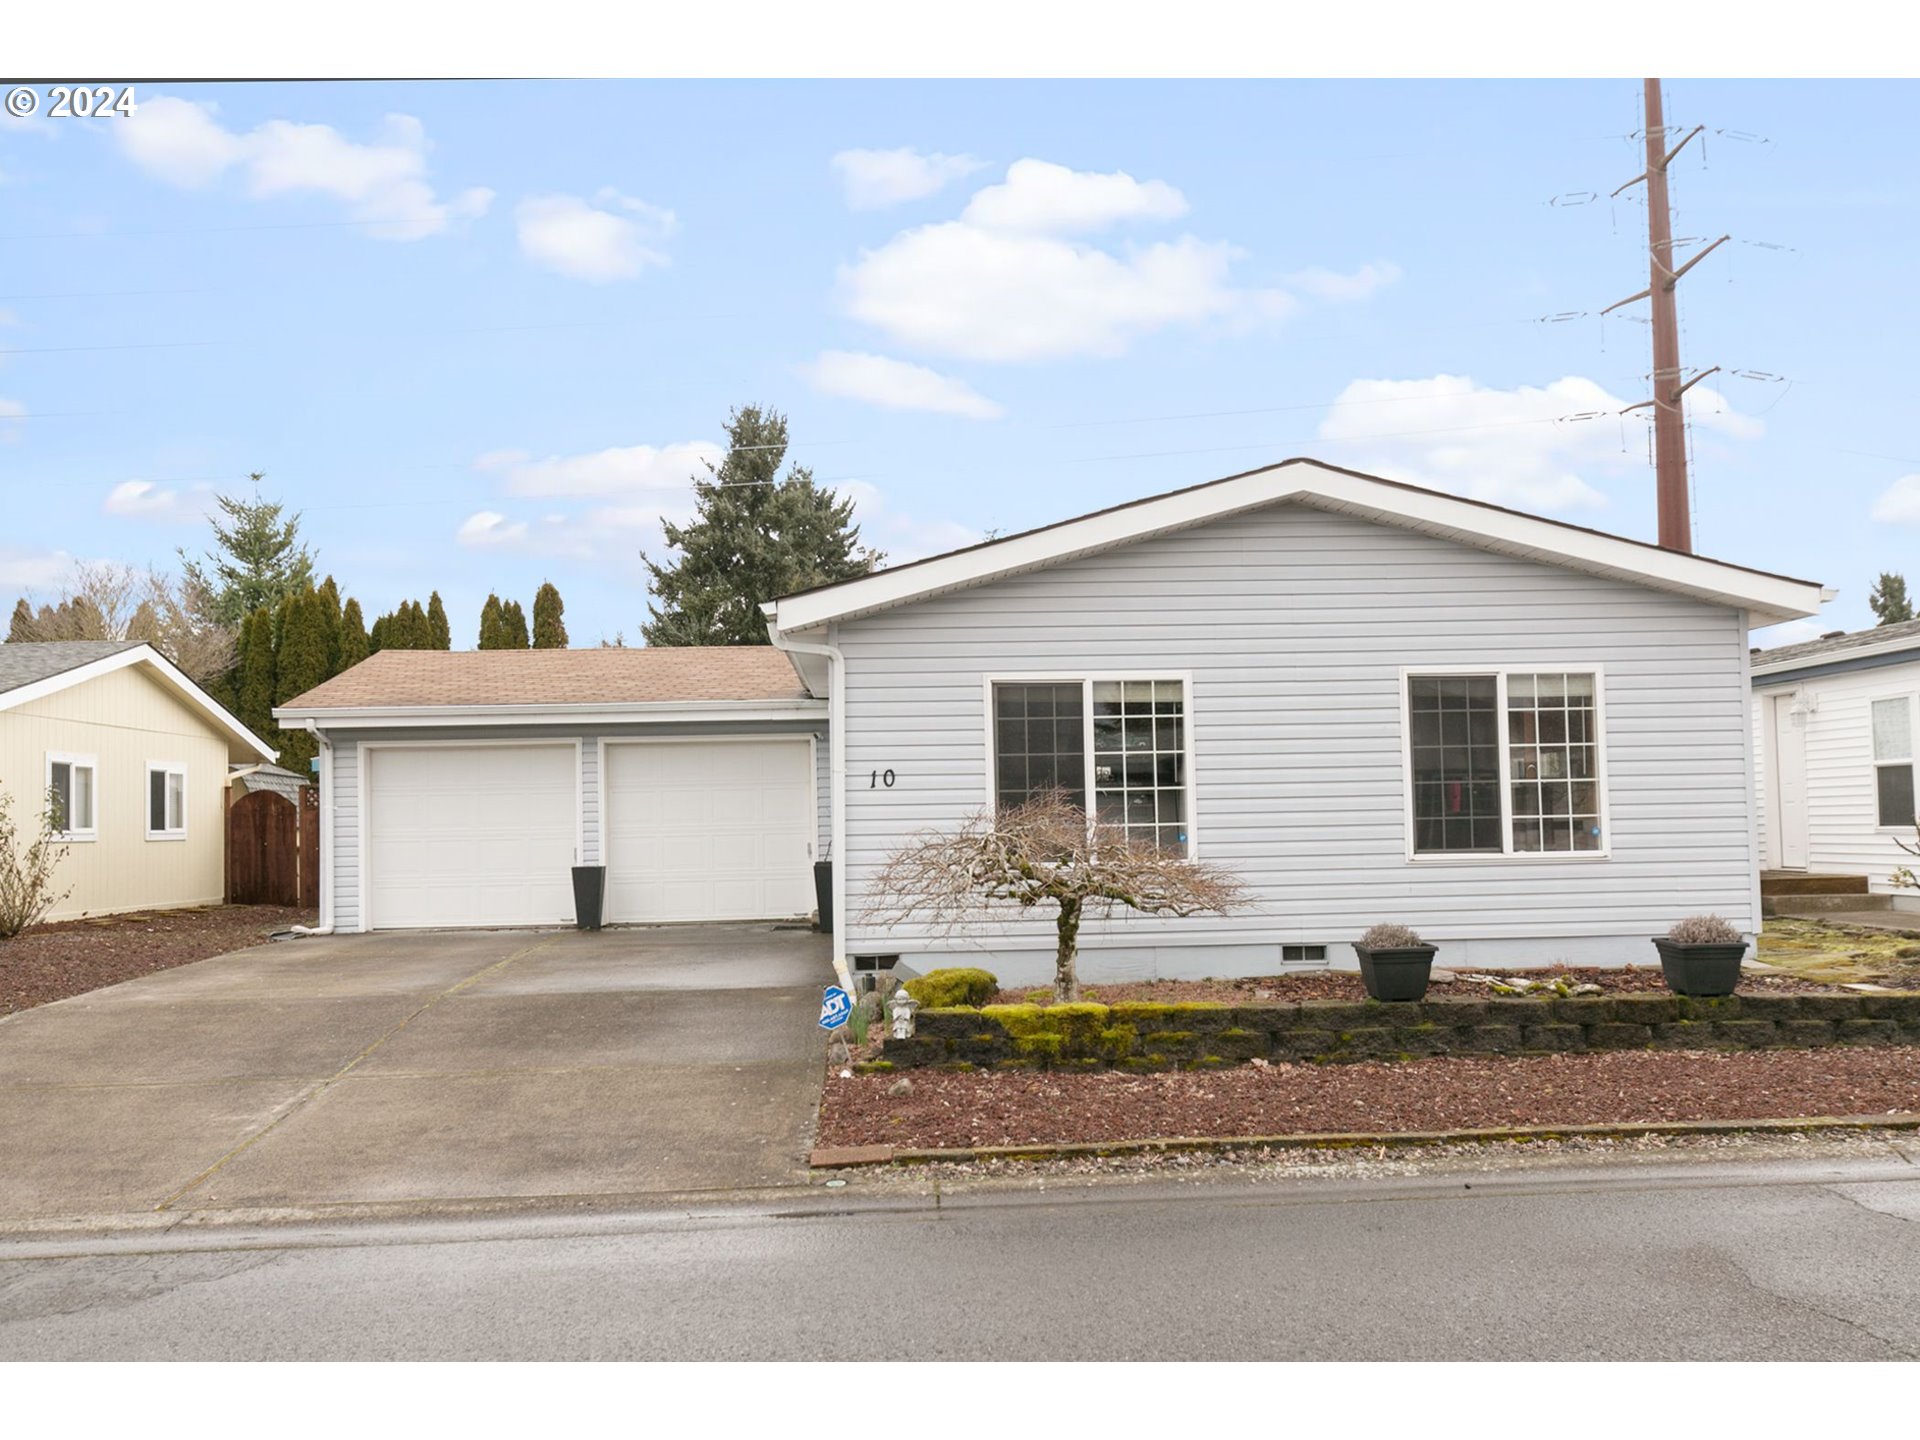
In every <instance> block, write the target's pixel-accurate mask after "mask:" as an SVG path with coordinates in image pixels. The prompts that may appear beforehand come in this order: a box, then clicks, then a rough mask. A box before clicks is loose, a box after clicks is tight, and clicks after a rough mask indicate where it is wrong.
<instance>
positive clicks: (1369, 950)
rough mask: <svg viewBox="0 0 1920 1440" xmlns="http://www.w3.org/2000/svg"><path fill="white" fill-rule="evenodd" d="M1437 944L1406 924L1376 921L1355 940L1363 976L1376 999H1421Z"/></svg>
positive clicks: (1355, 952) (1425, 988)
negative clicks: (1429, 941) (1377, 922)
mask: <svg viewBox="0 0 1920 1440" xmlns="http://www.w3.org/2000/svg"><path fill="white" fill-rule="evenodd" d="M1437 948H1438V947H1437V946H1433V945H1429V944H1427V943H1426V942H1424V941H1423V940H1421V938H1420V936H1419V934H1418V933H1417V932H1416V931H1413V930H1410V929H1408V928H1407V927H1406V926H1405V925H1375V926H1374V927H1373V928H1371V929H1370V930H1368V931H1367V933H1366V934H1364V935H1362V936H1361V937H1360V938H1359V939H1358V940H1356V941H1354V942H1353V953H1354V954H1355V955H1357V956H1358V957H1359V959H1360V979H1361V981H1362V982H1363V983H1364V984H1365V985H1366V987H1367V994H1368V995H1370V996H1372V997H1373V998H1374V999H1375V1000H1418V999H1419V998H1420V997H1421V996H1423V995H1425V994H1426V993H1427V983H1428V981H1430V980H1431V979H1432V978H1433V952H1434V951H1435V949H1437Z"/></svg>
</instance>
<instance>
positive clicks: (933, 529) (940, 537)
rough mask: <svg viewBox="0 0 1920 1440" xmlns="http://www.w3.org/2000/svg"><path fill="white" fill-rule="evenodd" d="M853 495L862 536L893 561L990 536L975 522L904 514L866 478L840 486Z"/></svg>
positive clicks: (920, 557) (955, 547)
mask: <svg viewBox="0 0 1920 1440" xmlns="http://www.w3.org/2000/svg"><path fill="white" fill-rule="evenodd" d="M838 488H839V490H840V492H841V493H842V494H843V495H848V496H851V497H852V499H853V515H854V519H855V520H856V521H857V522H858V523H859V526H860V538H861V539H862V540H863V541H864V542H865V543H867V544H868V545H871V546H873V547H874V548H875V549H878V550H881V551H883V552H885V554H886V557H887V559H886V563H887V564H889V565H904V564H906V563H907V562H908V561H909V560H923V559H925V558H926V557H927V556H929V555H941V554H944V553H945V552H947V551H949V550H960V549H963V548H965V547H966V546H968V545H977V544H979V543H980V541H981V540H983V539H985V538H986V537H985V536H984V535H982V534H981V532H980V531H978V530H975V529H974V528H972V527H971V526H968V525H962V524H960V523H959V522H957V521H953V520H922V519H918V518H916V517H914V516H911V515H903V514H901V513H900V512H899V511H897V510H895V509H893V508H892V507H891V506H890V505H889V504H888V503H887V497H886V495H885V494H884V493H883V492H882V491H880V490H879V489H877V488H876V487H874V486H872V485H869V484H868V483H867V482H866V481H864V480H849V481H848V482H847V483H845V484H844V485H841V486H839V487H838Z"/></svg>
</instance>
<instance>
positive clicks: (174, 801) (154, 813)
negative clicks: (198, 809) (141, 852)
mask: <svg viewBox="0 0 1920 1440" xmlns="http://www.w3.org/2000/svg"><path fill="white" fill-rule="evenodd" d="M186 833H187V771H186V767H185V766H182V765H149V766H147V838H148V839H149V840H178V839H180V838H181V837H182V836H184V835H185V834H186Z"/></svg>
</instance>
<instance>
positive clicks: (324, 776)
mask: <svg viewBox="0 0 1920 1440" xmlns="http://www.w3.org/2000/svg"><path fill="white" fill-rule="evenodd" d="M307 733H308V734H309V735H311V736H313V738H314V739H315V740H317V741H318V742H319V744H320V778H319V781H318V782H317V783H318V784H319V786H320V842H319V843H320V907H319V908H320V913H319V915H318V917H317V918H318V919H319V921H320V923H319V924H318V925H296V926H294V927H293V933H294V934H296V935H331V934H332V933H333V742H332V741H331V740H329V739H328V738H327V737H326V736H325V735H322V734H321V733H320V727H319V726H318V725H316V724H314V722H313V721H311V720H309V721H307Z"/></svg>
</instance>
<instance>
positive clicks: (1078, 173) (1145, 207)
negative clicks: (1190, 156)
mask: <svg viewBox="0 0 1920 1440" xmlns="http://www.w3.org/2000/svg"><path fill="white" fill-rule="evenodd" d="M1186 213H1187V197H1186V196H1184V195H1182V194H1181V193H1180V192H1179V191H1178V190H1176V189H1174V188H1173V186H1171V185H1169V184H1167V183H1166V182H1165V181H1164V180H1148V181H1146V182H1145V183H1142V182H1141V181H1138V180H1136V179H1134V178H1133V177H1132V176H1131V175H1128V174H1127V173H1125V172H1124V171H1115V172H1114V173H1113V174H1111V175H1102V174H1096V173H1094V172H1091V171H1086V170H1069V169H1068V168H1067V167H1066V166H1064V165H1055V164H1053V163H1052V162H1051V161H1047V160H1016V161H1014V162H1013V164H1011V165H1009V166H1008V167H1007V178H1006V179H1005V180H1003V181H1002V182H1001V183H1000V184H998V185H989V186H987V187H986V188H985V189H984V190H980V191H976V192H975V194H974V197H973V199H971V200H969V201H968V202H967V208H966V209H965V210H963V211H961V212H960V220H961V223H962V224H965V225H976V226H979V227H980V228H981V229H983V230H1012V231H1018V232H1020V233H1023V234H1039V235H1085V234H1087V233H1089V232H1091V231H1095V230H1104V229H1106V228H1107V227H1108V226H1109V225H1112V224H1115V223H1116V222H1118V221H1121V220H1178V219H1179V218H1180V217H1181V216H1182V215H1185V214H1186Z"/></svg>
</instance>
